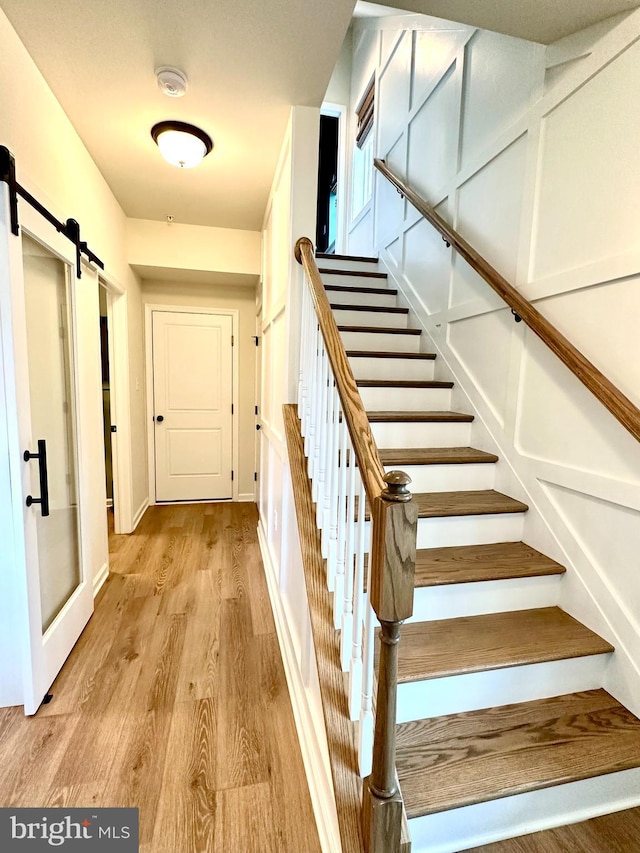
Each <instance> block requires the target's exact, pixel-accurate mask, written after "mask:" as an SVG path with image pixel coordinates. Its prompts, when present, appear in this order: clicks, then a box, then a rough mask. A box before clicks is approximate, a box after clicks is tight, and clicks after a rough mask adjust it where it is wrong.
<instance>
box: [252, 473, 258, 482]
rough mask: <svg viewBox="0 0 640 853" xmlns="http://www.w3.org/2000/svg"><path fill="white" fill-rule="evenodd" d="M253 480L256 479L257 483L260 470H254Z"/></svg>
mask: <svg viewBox="0 0 640 853" xmlns="http://www.w3.org/2000/svg"><path fill="white" fill-rule="evenodd" d="M253 481H254V482H255V483H257V482H258V472H257V471H254V472H253Z"/></svg>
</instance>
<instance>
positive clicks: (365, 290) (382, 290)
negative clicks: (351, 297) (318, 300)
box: [324, 284, 398, 296]
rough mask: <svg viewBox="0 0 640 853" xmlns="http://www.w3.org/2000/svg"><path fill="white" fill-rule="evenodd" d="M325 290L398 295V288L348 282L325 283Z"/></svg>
mask: <svg viewBox="0 0 640 853" xmlns="http://www.w3.org/2000/svg"><path fill="white" fill-rule="evenodd" d="M324 289H325V290H331V291H337V292H338V293H374V294H376V295H378V296H397V295H398V291H397V290H391V288H388V287H356V286H353V287H350V286H348V285H346V284H325V286H324Z"/></svg>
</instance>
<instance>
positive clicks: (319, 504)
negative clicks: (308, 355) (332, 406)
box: [315, 341, 329, 530]
mask: <svg viewBox="0 0 640 853" xmlns="http://www.w3.org/2000/svg"><path fill="white" fill-rule="evenodd" d="M328 371H329V356H328V355H327V350H326V348H325V346H324V341H323V343H322V369H321V371H320V411H319V412H318V415H319V418H320V423H319V427H320V428H319V430H318V433H317V436H318V477H317V480H318V485H317V487H316V497H315V501H316V525H317V526H318V528H319V529H320V530H322V522H323V521H324V484H325V472H326V441H327V409H328V406H327V396H328V382H329V379H328Z"/></svg>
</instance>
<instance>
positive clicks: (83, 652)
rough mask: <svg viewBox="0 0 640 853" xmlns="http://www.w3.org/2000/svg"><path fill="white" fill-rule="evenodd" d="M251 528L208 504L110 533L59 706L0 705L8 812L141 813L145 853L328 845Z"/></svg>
mask: <svg viewBox="0 0 640 853" xmlns="http://www.w3.org/2000/svg"><path fill="white" fill-rule="evenodd" d="M256 526H257V514H256V508H255V506H254V505H253V504H248V503H240V504H200V505H188V506H187V505H185V506H171V507H151V508H150V509H149V510H148V511H147V513H146V514H145V516H144V518H143V520H142V521H141V523H140V525H139V527H138V529H137V530H136V532H135V533H134V534H132V535H131V536H115V535H114V534H110V538H109V543H110V550H111V574H110V576H109V579H108V580H107V582H106V583H105V586H104V587H103V589H102V591H101V593H100V595H99V597H98V600H97V602H96V611H95V614H94V615H93V617H92V619H91V620H90V622H89V624H88V626H87V628H86V630H85V632H84V633H83V635H82V637H81V638H80V640H79V641H78V643H77V645H76V647H75V649H74V650H73V652H72V654H71V656H70V657H69V660H68V661H67V663H66V664H65V666H64V668H63V670H62V672H61V673H60V675H59V676H58V678H57V680H56V681H55V683H54V685H53V687H52V688H51V693H52V694H53V699H52V701H51V702H50V704H48V705H43V706H42V707H41V708H40V710H39V711H38V713H37V714H36V716H35V717H32V718H25V717H24V716H23V714H22V710H21V709H20V708H9V709H5V710H0V805H2V806H45V805H60V806H69V807H71V806H87V805H94V806H137V807H139V809H140V849H141V851H143V853H176V851H180V853H200V851H202V853H204V851H207V853H222V851H225V853H227V851H232V850H233V851H242V853H287V851H290V853H299V851H305V853H317V851H319V850H320V845H319V842H318V836H317V831H316V827H315V822H314V819H313V813H312V810H311V802H310V798H309V793H308V788H307V783H306V779H305V775H304V769H303V765H302V758H301V755H300V749H299V746H298V739H297V735H296V730H295V725H294V720H293V714H292V710H291V703H290V700H289V694H288V692H287V685H286V680H285V676H284V670H283V667H282V661H281V657H280V651H279V647H278V640H277V637H276V633H275V626H274V622H273V617H272V614H271V608H270V604H269V597H268V592H267V587H266V581H265V578H264V571H263V567H262V561H261V557H260V552H259V548H258V542H257V536H256Z"/></svg>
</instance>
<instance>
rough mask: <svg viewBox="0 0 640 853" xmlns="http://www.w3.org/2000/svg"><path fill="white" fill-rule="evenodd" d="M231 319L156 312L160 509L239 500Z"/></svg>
mask: <svg viewBox="0 0 640 853" xmlns="http://www.w3.org/2000/svg"><path fill="white" fill-rule="evenodd" d="M232 334H233V322H232V317H231V316H229V315H225V314H205V313H191V312H189V311H157V310H154V311H153V312H152V337H153V341H152V352H153V356H152V357H153V409H154V434H155V472H156V500H157V501H198V500H221V499H229V498H231V497H232V448H233V432H232V424H233V415H232V402H233V359H232Z"/></svg>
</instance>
